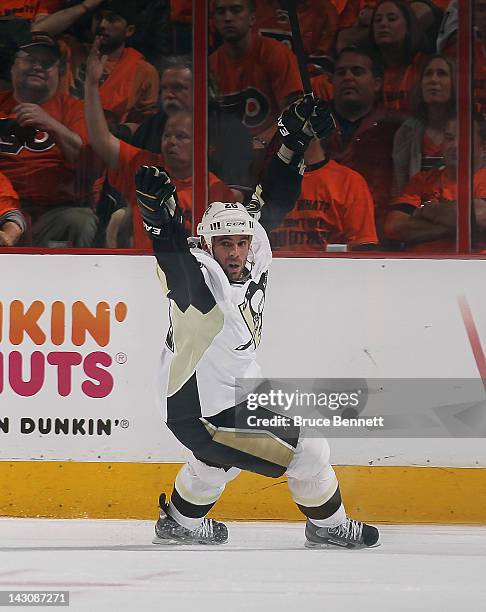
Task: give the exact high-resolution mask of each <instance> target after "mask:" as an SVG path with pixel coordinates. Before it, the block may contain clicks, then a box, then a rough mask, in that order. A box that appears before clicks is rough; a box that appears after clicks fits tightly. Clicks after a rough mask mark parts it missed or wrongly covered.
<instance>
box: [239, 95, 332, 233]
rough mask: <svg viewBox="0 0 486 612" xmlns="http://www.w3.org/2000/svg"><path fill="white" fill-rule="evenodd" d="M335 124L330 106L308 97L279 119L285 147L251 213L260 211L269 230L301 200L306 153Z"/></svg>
mask: <svg viewBox="0 0 486 612" xmlns="http://www.w3.org/2000/svg"><path fill="white" fill-rule="evenodd" d="M335 127H336V122H335V120H334V117H333V115H332V113H331V111H330V107H329V104H327V103H326V102H323V101H322V100H316V99H314V97H313V96H306V97H304V98H301V99H300V100H297V101H296V102H294V103H293V104H291V105H290V106H289V108H288V109H287V110H285V111H284V112H283V113H282V114H281V115H280V117H279V120H278V129H279V132H280V136H281V139H282V144H281V146H280V149H279V150H278V153H277V155H276V156H275V158H274V159H273V160H272V162H271V163H270V166H269V168H268V170H267V172H266V173H265V175H264V176H263V178H262V180H261V183H260V185H257V187H256V189H255V193H254V194H253V197H252V201H251V203H250V206H249V207H248V210H249V212H250V213H252V214H255V213H258V212H260V213H261V215H260V217H259V220H260V223H261V224H262V225H263V227H264V228H265V229H266V230H267V232H268V231H270V230H272V229H273V228H275V227H277V226H278V225H279V224H280V223H281V221H282V220H283V218H284V217H285V215H286V214H287V213H288V212H289V211H290V210H292V208H293V206H294V204H295V201H296V200H297V198H298V197H299V194H300V188H301V183H302V175H303V174H304V168H305V166H304V153H305V151H306V149H307V147H308V146H309V143H310V142H311V140H312V139H313V138H319V139H326V138H327V137H328V136H329V135H330V134H331V132H332V131H333V130H334V129H335Z"/></svg>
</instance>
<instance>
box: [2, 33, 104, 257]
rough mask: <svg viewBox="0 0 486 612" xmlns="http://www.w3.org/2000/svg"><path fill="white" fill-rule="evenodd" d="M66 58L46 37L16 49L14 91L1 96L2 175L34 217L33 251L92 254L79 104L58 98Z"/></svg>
mask: <svg viewBox="0 0 486 612" xmlns="http://www.w3.org/2000/svg"><path fill="white" fill-rule="evenodd" d="M60 70H61V52H60V49H59V46H58V45H57V43H56V42H55V41H54V40H53V39H52V38H51V37H50V36H49V35H48V34H46V33H44V32H32V33H27V34H26V35H25V36H23V37H22V38H21V39H19V40H18V41H17V46H16V49H15V56H14V59H13V63H12V66H11V70H10V77H11V82H12V90H11V91H2V92H0V172H2V173H3V174H4V175H5V176H6V177H7V178H8V179H9V180H10V182H11V183H12V186H13V188H14V190H15V191H16V192H17V194H18V196H19V199H20V208H21V210H22V211H23V212H25V213H27V214H28V215H29V216H30V220H31V222H32V242H33V245H34V246H38V247H51V246H59V245H60V243H63V245H65V246H67V245H69V246H75V247H78V248H83V247H89V246H92V243H93V240H94V237H95V234H96V231H97V219H96V216H95V214H94V213H93V210H92V207H91V204H92V202H90V201H89V198H88V196H89V191H90V189H89V188H87V192H86V193H85V192H83V187H81V185H82V184H83V183H82V179H83V172H82V166H81V165H80V157H81V153H82V149H83V135H85V134H86V127H85V123H84V117H83V108H82V105H81V103H80V102H79V101H78V100H75V99H74V98H72V97H71V96H68V95H65V94H62V93H59V92H58V86H59V76H60Z"/></svg>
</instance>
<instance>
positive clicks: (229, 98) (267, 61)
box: [209, 36, 302, 134]
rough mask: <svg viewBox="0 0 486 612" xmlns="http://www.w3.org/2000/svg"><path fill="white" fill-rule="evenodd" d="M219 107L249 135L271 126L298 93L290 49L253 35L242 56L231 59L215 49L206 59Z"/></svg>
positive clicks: (297, 82) (300, 85)
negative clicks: (234, 115) (232, 115)
mask: <svg viewBox="0 0 486 612" xmlns="http://www.w3.org/2000/svg"><path fill="white" fill-rule="evenodd" d="M209 66H210V69H211V72H212V73H213V74H214V76H215V78H216V82H217V86H218V90H219V93H220V95H221V97H222V106H223V108H225V109H226V110H228V111H230V112H232V113H233V114H236V115H237V116H239V117H241V120H242V122H243V123H244V125H246V127H247V128H248V129H249V130H250V131H251V133H252V134H258V133H260V132H262V131H263V130H264V129H266V128H268V127H269V126H270V125H271V124H273V123H274V122H275V120H276V118H277V116H278V115H279V114H280V104H281V103H282V102H283V101H284V100H285V98H287V96H289V95H290V94H293V93H295V92H299V91H302V82H301V79H300V74H299V69H298V66H297V60H296V59H295V56H294V54H293V53H292V51H290V49H289V48H288V47H287V46H286V45H284V44H282V43H279V42H277V41H276V40H271V39H269V38H263V37H260V36H254V37H253V38H252V44H251V47H250V49H249V51H248V53H246V55H245V56H244V57H242V58H241V59H238V60H234V59H232V58H231V57H230V56H229V55H228V53H227V51H226V48H225V45H222V46H221V47H219V48H218V49H217V50H216V51H215V52H214V53H212V54H211V56H210V58H209Z"/></svg>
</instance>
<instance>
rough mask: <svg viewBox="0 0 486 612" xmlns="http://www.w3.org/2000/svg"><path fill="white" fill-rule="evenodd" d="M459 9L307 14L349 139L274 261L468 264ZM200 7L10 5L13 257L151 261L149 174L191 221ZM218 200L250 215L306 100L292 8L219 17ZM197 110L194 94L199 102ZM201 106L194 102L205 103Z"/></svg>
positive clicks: (326, 160)
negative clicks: (386, 258) (343, 254)
mask: <svg viewBox="0 0 486 612" xmlns="http://www.w3.org/2000/svg"><path fill="white" fill-rule="evenodd" d="M473 6H474V32H473V56H474V65H473V72H472V74H473V91H472V98H473V106H474V118H473V145H474V151H473V157H474V184H473V198H474V201H473V206H472V209H473V210H472V213H473V221H474V222H473V229H474V236H473V238H474V247H475V248H476V249H482V248H483V246H484V243H485V242H486V212H485V211H483V207H484V208H486V203H485V202H484V199H486V169H483V166H484V165H486V164H485V156H484V147H483V141H484V138H485V136H486V130H485V127H484V121H485V117H486V0H474V1H473ZM460 10H461V9H460V3H459V2H458V1H457V0H297V15H298V18H299V23H300V26H301V31H302V40H303V46H304V50H305V53H306V55H307V66H308V71H309V74H310V76H311V83H312V88H313V91H314V95H315V96H317V97H320V98H322V99H323V100H325V101H326V102H327V103H328V104H329V105H330V106H331V109H332V112H333V115H334V117H335V120H336V129H335V131H334V132H333V133H332V134H331V135H330V137H329V138H328V139H327V140H326V141H325V142H324V141H313V142H311V144H310V146H309V149H308V151H307V152H306V156H305V164H306V170H305V173H304V177H303V183H302V190H301V194H300V197H299V198H298V200H297V202H296V204H295V206H294V209H293V210H292V211H291V212H290V213H289V214H288V215H287V217H286V218H285V219H284V221H283V223H282V224H281V226H280V227H278V228H276V229H275V230H274V231H273V232H272V234H271V243H272V247H273V249H274V250H284V251H286V252H288V251H295V252H304V253H310V254H317V253H319V252H323V251H326V250H332V246H330V245H346V247H347V248H348V249H350V250H377V249H382V250H383V249H387V250H391V249H393V250H403V251H420V252H439V251H440V252H443V251H448V252H453V251H454V250H455V234H456V213H457V211H456V192H457V176H456V174H457V155H458V153H457V131H458V126H457V116H456V114H457V110H456V99H457V78H456V66H457V28H458V11H460ZM191 21H192V2H191V1H188V0H82V1H80V0H2V2H1V3H0V247H1V246H13V245H18V246H35V247H45V248H53V247H75V248H87V247H109V248H120V247H134V248H148V247H149V244H148V241H147V239H146V237H145V235H144V232H143V231H142V229H143V228H142V226H141V221H140V218H139V213H138V209H137V207H136V205H135V194H134V181H133V177H134V174H135V171H136V169H137V168H138V166H139V165H141V164H150V165H162V166H164V167H165V168H166V169H167V171H168V172H169V174H170V175H171V178H172V180H173V182H174V184H175V185H176V187H177V190H178V193H179V201H180V204H181V208H182V210H183V214H184V223H185V227H186V231H187V233H188V234H191V233H192V232H193V230H194V227H195V225H196V224H197V222H198V219H197V218H195V217H196V215H195V213H194V209H193V205H192V199H193V198H192V195H193V187H192V180H193V177H192V170H193V118H192V113H193V106H194V103H196V104H197V95H196V96H194V92H193V62H192V34H191V31H192V30H191V28H192V25H191ZM208 40H209V52H210V53H209V58H208V67H209V74H210V76H209V83H208V92H209V96H208V99H209V115H208V167H209V174H208V198H209V201H215V200H224V201H228V200H230V201H240V202H245V201H247V199H248V198H249V195H250V194H251V193H252V191H253V188H254V186H255V185H256V183H257V182H258V180H259V177H260V176H261V174H262V172H264V171H265V167H266V165H267V164H268V160H269V159H270V157H271V156H272V155H273V152H274V151H275V149H276V148H277V146H278V143H279V134H278V131H277V119H278V116H279V114H280V113H281V112H282V110H283V109H285V108H286V107H287V106H288V105H289V104H290V103H291V102H292V101H294V100H296V99H298V98H299V97H301V96H302V95H303V93H302V89H303V88H302V82H301V78H300V73H299V68H298V64H297V60H296V57H295V55H294V53H293V51H292V44H293V41H292V35H291V28H290V23H289V19H288V16H287V14H286V13H285V11H283V10H282V8H281V3H280V2H279V1H278V0H266V1H264V0H211V1H210V16H209V23H208ZM196 93H197V92H196ZM194 100H195V102H194Z"/></svg>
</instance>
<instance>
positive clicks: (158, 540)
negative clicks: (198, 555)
mask: <svg viewBox="0 0 486 612" xmlns="http://www.w3.org/2000/svg"><path fill="white" fill-rule="evenodd" d="M152 544H157V545H159V546H221V545H222V544H226V542H193V541H191V542H187V541H184V540H171V539H168V538H159V537H157V536H155V538H154V539H153V540H152Z"/></svg>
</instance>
